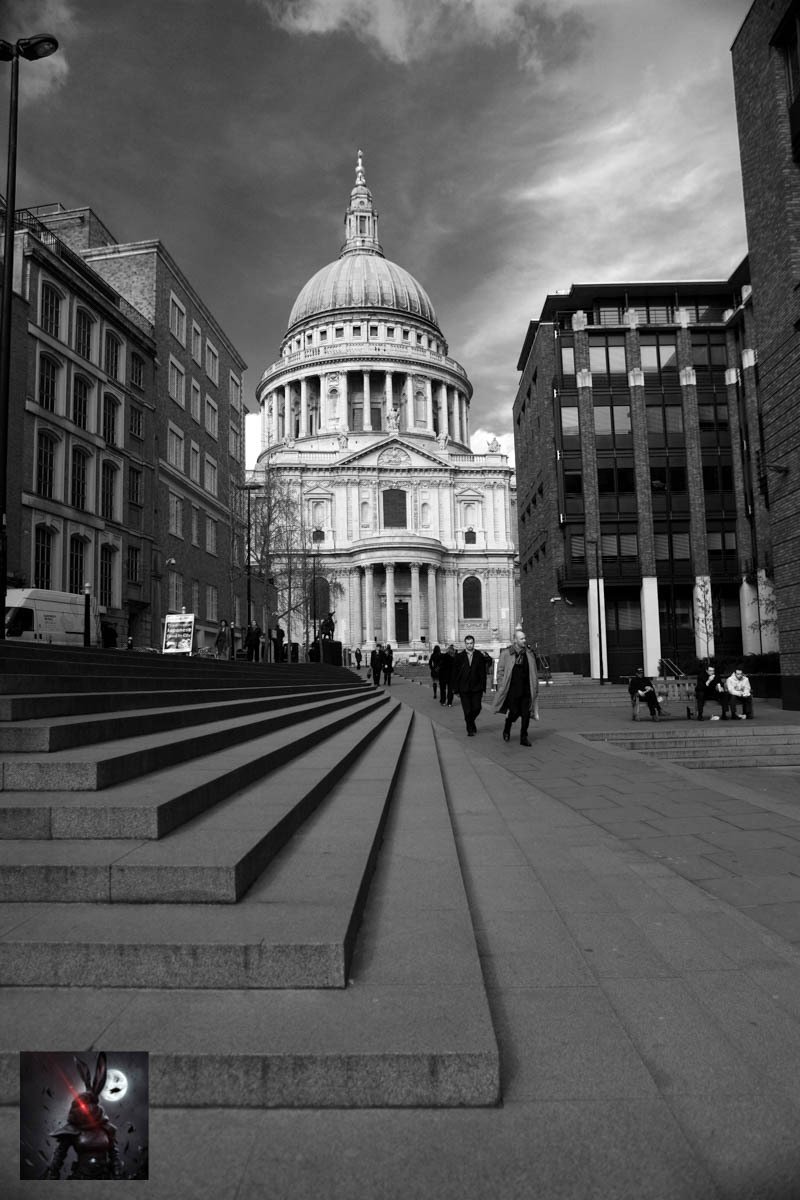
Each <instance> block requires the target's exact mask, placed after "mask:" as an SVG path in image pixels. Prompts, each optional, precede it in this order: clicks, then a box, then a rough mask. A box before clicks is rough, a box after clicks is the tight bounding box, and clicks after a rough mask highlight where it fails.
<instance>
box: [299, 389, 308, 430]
mask: <svg viewBox="0 0 800 1200" xmlns="http://www.w3.org/2000/svg"><path fill="white" fill-rule="evenodd" d="M300 437H308V379H307V378H306V376H305V375H304V376H303V378H302V379H301V380H300Z"/></svg>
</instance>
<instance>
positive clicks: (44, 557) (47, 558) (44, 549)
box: [33, 525, 55, 590]
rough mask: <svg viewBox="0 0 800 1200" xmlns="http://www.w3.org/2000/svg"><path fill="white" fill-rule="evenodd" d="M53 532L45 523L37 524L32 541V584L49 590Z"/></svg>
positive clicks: (50, 584) (50, 585) (51, 569)
mask: <svg viewBox="0 0 800 1200" xmlns="http://www.w3.org/2000/svg"><path fill="white" fill-rule="evenodd" d="M54 536H55V535H54V533H53V530H52V529H48V528H47V526H46V525H37V526H36V533H35V534H34V541H33V586H34V587H37V588H45V589H47V590H49V589H50V588H51V587H52V586H53V584H52V578H53V540H54Z"/></svg>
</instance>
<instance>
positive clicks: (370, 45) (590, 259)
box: [0, 0, 750, 455]
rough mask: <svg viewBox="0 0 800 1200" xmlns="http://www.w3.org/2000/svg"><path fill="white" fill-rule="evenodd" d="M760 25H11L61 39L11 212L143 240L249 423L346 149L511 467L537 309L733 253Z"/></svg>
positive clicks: (440, 20)
mask: <svg viewBox="0 0 800 1200" xmlns="http://www.w3.org/2000/svg"><path fill="white" fill-rule="evenodd" d="M749 3H750V0H224V2H223V0H135V2H133V3H131V2H130V0H5V3H4V4H3V5H2V7H1V8H0V36H1V37H4V38H6V39H10V38H16V37H19V36H24V35H26V34H30V33H33V32H39V31H47V32H51V33H53V34H55V35H56V36H57V37H58V38H59V40H60V42H61V50H60V52H59V53H58V54H57V55H56V56H54V57H53V58H51V59H47V60H43V61H41V62H39V63H34V64H27V63H23V64H22V77H23V83H22V88H23V91H22V106H21V113H20V145H19V156H20V158H19V177H18V190H17V203H18V205H20V206H33V205H36V204H44V203H49V202H53V201H60V202H61V203H62V204H64V205H66V206H68V207H70V206H75V205H85V204H88V205H91V206H92V207H93V208H94V209H95V210H96V212H97V213H98V214H99V215H100V217H101V218H102V220H103V221H104V222H105V223H106V224H107V225H108V226H109V228H110V229H111V230H112V232H113V233H114V235H115V236H116V237H117V238H118V239H119V240H121V241H135V240H137V239H145V238H151V237H160V238H161V239H162V240H163V241H164V242H165V243H166V245H167V247H168V248H169V250H170V252H171V253H172V255H173V257H174V258H175V259H176V260H177V262H178V263H179V264H180V266H181V267H182V269H183V270H184V272H185V274H186V275H187V276H188V278H189V279H190V280H191V281H192V283H193V284H194V285H195V287H196V288H197V289H198V291H199V292H200V294H201V295H202V296H203V297H204V298H205V299H206V300H207V301H208V303H209V304H210V306H211V308H212V310H213V311H214V312H215V314H216V315H217V317H218V319H219V320H220V322H221V324H222V326H223V328H224V329H225V330H226V331H227V333H228V334H229V336H230V337H231V339H232V340H233V342H234V344H235V345H236V346H238V348H239V349H240V350H241V352H242V354H243V355H244V358H245V359H246V361H247V363H248V364H249V370H248V374H247V385H248V393H249V395H250V397H251V404H253V401H252V394H253V391H254V388H255V385H256V383H257V381H258V379H259V377H260V375H261V373H262V371H263V369H264V367H265V366H266V365H267V364H268V363H270V362H272V361H273V360H274V359H275V358H276V357H277V355H278V348H279V343H280V340H281V337H282V335H283V333H284V330H285V326H286V320H287V317H288V314H289V310H290V308H291V305H292V302H293V300H294V298H295V296H296V294H297V292H298V291H299V290H300V288H301V287H302V285H303V284H304V283H305V281H306V280H307V279H308V278H309V277H310V276H311V275H312V274H313V273H314V272H315V271H316V270H317V269H318V268H319V267H321V266H323V265H324V264H325V263H326V262H330V261H331V260H332V259H334V258H335V257H336V255H337V254H338V251H339V247H340V244H341V240H342V218H343V214H344V209H345V206H346V203H347V199H348V196H349V191H350V188H351V186H352V182H353V168H354V163H355V154H356V150H357V149H358V148H359V147H361V148H362V149H363V151H364V156H365V165H366V170H367V182H368V183H369V185H370V187H371V188H372V191H373V195H374V197H375V201H376V205H377V208H378V210H379V212H380V214H381V222H380V233H381V240H382V242H383V246H384V250H385V252H386V255H387V257H388V258H391V259H393V260H394V261H396V262H398V263H400V264H401V265H402V266H404V267H406V269H408V270H409V271H411V273H412V274H413V275H415V276H416V277H417V278H418V279H419V280H420V282H421V283H422V284H423V286H424V287H425V288H426V290H427V291H428V293H429V295H430V297H431V299H432V301H433V304H434V307H435V309H436V312H437V315H438V317H439V322H440V324H441V326H442V329H443V331H444V333H445V336H446V337H447V339H448V341H449V343H450V351H451V353H452V354H453V355H454V356H455V357H456V358H458V359H459V360H460V361H461V362H462V363H463V364H464V366H465V367H466V369H467V372H468V374H469V376H470V378H471V379H472V382H473V384H474V388H475V395H474V398H473V405H472V429H473V431H475V435H474V437H473V448H474V449H476V450H483V449H484V448H485V443H486V433H487V432H490V433H495V434H497V435H499V436H501V438H502V440H503V441H504V443H505V444H506V445H510V444H511V442H512V439H511V434H510V430H511V405H512V403H513V399H514V394H515V389H516V382H517V378H518V376H517V372H516V362H517V357H518V354H519V350H520V347H521V345H522V341H523V338H524V336H525V331H526V328H527V322H528V320H530V319H531V318H535V317H536V316H538V313H539V311H540V308H541V304H542V301H543V298H544V296H545V295H546V293H547V292H549V291H556V290H562V289H566V288H568V287H569V285H570V284H571V283H573V282H576V281H595V280H604V281H610V280H614V279H634V278H639V279H653V278H669V277H684V278H709V277H713V278H716V277H724V276H727V274H728V273H729V272H730V271H731V270H732V268H733V267H734V266H735V265H736V264H737V263H738V261H739V260H740V259H741V258H742V256H743V255H744V252H745V234H744V219H743V211H742V198H741V185H740V177H739V164H738V154H737V142H736V124H735V113H734V101H733V87H732V82H731V68H730V53H729V51H730V45H731V43H732V41H733V38H734V37H735V35H736V32H737V30H738V28H739V26H740V24H741V22H742V20H743V18H744V16H745V14H746V12H747V10H748V8H749ZM5 67H6V65H5V64H3V68H4V69H5ZM4 103H5V101H4ZM5 123H6V122H5V118H2V125H3V129H4V128H5ZM3 136H4V135H3ZM3 156H4V157H5V148H4V147H3ZM4 157H3V161H4ZM250 454H251V455H252V443H251V446H250Z"/></svg>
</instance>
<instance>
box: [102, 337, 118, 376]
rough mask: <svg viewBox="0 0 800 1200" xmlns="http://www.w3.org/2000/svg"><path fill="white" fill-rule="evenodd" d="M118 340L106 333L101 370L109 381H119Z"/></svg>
mask: <svg viewBox="0 0 800 1200" xmlns="http://www.w3.org/2000/svg"><path fill="white" fill-rule="evenodd" d="M120 349H121V345H120V340H119V338H118V337H115V336H114V334H113V333H111V332H107V333H106V340H105V344H104V354H103V368H104V370H105V373H106V375H108V376H109V377H110V378H111V379H119V360H120Z"/></svg>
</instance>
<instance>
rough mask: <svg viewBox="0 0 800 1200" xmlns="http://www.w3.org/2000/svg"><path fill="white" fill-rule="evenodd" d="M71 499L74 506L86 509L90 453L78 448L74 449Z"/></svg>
mask: <svg viewBox="0 0 800 1200" xmlns="http://www.w3.org/2000/svg"><path fill="white" fill-rule="evenodd" d="M71 465H72V470H71V472H70V490H69V499H70V504H71V505H72V507H73V508H79V509H82V510H85V509H86V496H87V482H88V476H89V462H88V455H87V454H86V453H85V452H84V451H83V450H80V449H78V447H77V446H75V447H73V450H72V464H71Z"/></svg>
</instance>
